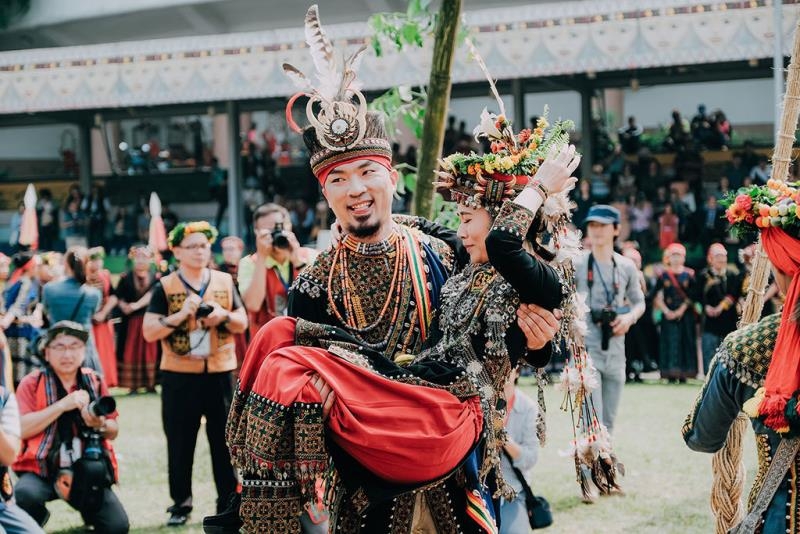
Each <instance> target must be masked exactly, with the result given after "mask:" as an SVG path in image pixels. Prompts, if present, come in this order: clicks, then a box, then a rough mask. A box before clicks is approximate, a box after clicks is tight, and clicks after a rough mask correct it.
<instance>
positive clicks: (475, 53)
mask: <svg viewBox="0 0 800 534" xmlns="http://www.w3.org/2000/svg"><path fill="white" fill-rule="evenodd" d="M467 46H468V47H469V53H470V54H471V55H472V57H473V58H475V61H476V62H477V63H478V66H479V67H480V68H481V70H482V71H483V74H484V76H486V80H487V81H488V82H489V87H490V88H491V89H492V94H493V95H494V98H495V100H497V107H498V109H499V110H500V115H505V114H506V105H505V104H504V103H503V99H502V98H500V93H498V92H497V86H496V85H495V84H494V79H493V78H492V75H491V74H490V73H489V67H487V66H486V62H484V61H483V57H481V55H480V54H479V53H478V49H477V48H475V45H474V44H472V40H471V39H467Z"/></svg>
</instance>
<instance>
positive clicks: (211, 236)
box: [167, 221, 219, 249]
mask: <svg viewBox="0 0 800 534" xmlns="http://www.w3.org/2000/svg"><path fill="white" fill-rule="evenodd" d="M197 233H201V234H205V236H206V237H207V238H208V242H209V243H211V244H213V243H214V241H216V240H217V236H218V235H219V232H218V231H217V229H216V228H214V227H213V226H211V224H209V223H208V221H195V222H188V223H178V225H177V226H175V228H173V229H172V231H171V232H170V233H169V237H168V238H167V242H168V243H169V248H171V249H172V248H174V247H177V246H179V245H180V244H181V241H183V240H184V239H185V238H186V236H188V235H189V234H197Z"/></svg>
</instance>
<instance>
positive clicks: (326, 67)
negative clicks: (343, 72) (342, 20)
mask: <svg viewBox="0 0 800 534" xmlns="http://www.w3.org/2000/svg"><path fill="white" fill-rule="evenodd" d="M305 34H306V43H307V44H308V46H309V48H310V49H311V58H312V59H313V60H314V67H315V68H316V71H317V78H318V79H319V84H320V85H319V88H318V92H319V94H320V95H322V96H323V97H324V98H326V99H328V100H333V99H334V98H335V97H336V94H337V92H338V90H339V86H340V83H341V79H340V78H339V74H338V72H337V69H336V56H335V55H334V52H333V43H331V41H330V39H328V35H327V34H326V33H325V30H324V29H323V28H322V24H321V22H320V20H319V10H318V9H317V5H316V4H314V5H313V6H311V7H309V8H308V11H307V12H306V18H305Z"/></svg>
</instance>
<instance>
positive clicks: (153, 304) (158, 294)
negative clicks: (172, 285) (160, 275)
mask: <svg viewBox="0 0 800 534" xmlns="http://www.w3.org/2000/svg"><path fill="white" fill-rule="evenodd" d="M151 291H152V292H153V296H152V297H151V298H150V304H149V305H148V306H147V311H148V313H157V314H159V315H169V305H168V304H167V294H166V293H165V292H164V288H163V287H162V286H161V282H156V284H155V285H154V286H153V289H151Z"/></svg>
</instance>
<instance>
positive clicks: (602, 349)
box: [575, 204, 645, 432]
mask: <svg viewBox="0 0 800 534" xmlns="http://www.w3.org/2000/svg"><path fill="white" fill-rule="evenodd" d="M584 223H585V224H586V234H587V236H588V238H589V243H590V247H591V250H590V251H589V252H585V253H584V255H583V256H582V257H581V259H580V260H579V261H578V263H577V265H576V267H575V279H576V280H577V283H578V292H579V293H581V294H582V295H585V296H586V305H587V306H588V307H589V312H588V316H587V321H586V322H587V326H588V331H587V333H586V350H587V351H588V352H589V356H591V358H592V361H593V362H594V366H595V368H596V369H597V375H598V380H599V382H600V383H599V385H598V387H597V388H596V389H595V390H594V391H593V392H592V399H593V401H594V405H595V409H596V410H597V414H598V416H599V417H600V421H601V422H602V423H603V424H604V425H605V426H606V428H608V431H609V432H611V431H612V430H613V428H614V419H615V418H616V415H617V408H618V407H619V401H620V396H621V394H622V386H623V385H624V384H625V334H627V333H628V330H629V329H630V327H631V326H633V324H634V323H636V321H638V320H639V317H641V316H642V314H643V313H644V309H645V302H644V293H643V292H642V286H641V284H640V282H639V272H638V270H637V269H636V265H635V264H634V263H633V261H631V260H630V259H629V258H626V257H625V256H623V255H622V254H619V253H617V252H615V251H614V241H615V240H616V238H617V236H618V235H619V224H620V214H619V211H618V210H617V209H616V208H614V207H612V206H607V205H604V204H598V205H595V206H592V207H591V208H590V209H589V213H588V215H587V216H586V219H585V220H584Z"/></svg>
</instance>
